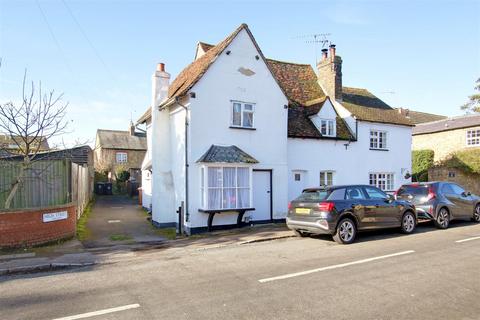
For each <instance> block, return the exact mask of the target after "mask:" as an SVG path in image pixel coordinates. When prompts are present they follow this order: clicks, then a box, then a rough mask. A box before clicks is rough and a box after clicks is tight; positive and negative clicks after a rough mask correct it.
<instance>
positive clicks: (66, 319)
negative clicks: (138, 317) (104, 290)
mask: <svg viewBox="0 0 480 320" xmlns="http://www.w3.org/2000/svg"><path fill="white" fill-rule="evenodd" d="M139 307H140V305H139V304H138V303H135V304H128V305H126V306H121V307H116V308H110V309H103V310H98V311H92V312H87V313H81V314H75V315H73V316H68V317H63V318H56V319H53V320H75V319H85V318H90V317H95V316H100V315H102V314H107V313H113V312H119V311H125V310H129V309H135V308H139Z"/></svg>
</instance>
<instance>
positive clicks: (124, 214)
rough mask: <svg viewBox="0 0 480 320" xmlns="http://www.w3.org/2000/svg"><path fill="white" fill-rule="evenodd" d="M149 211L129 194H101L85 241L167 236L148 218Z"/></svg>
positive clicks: (113, 241) (129, 240)
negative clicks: (141, 206)
mask: <svg viewBox="0 0 480 320" xmlns="http://www.w3.org/2000/svg"><path fill="white" fill-rule="evenodd" d="M147 217H148V216H147V214H146V213H145V212H144V211H143V210H142V209H141V208H140V206H139V205H138V200H136V199H132V198H129V197H127V196H119V195H112V196H97V198H96V201H95V205H94V207H93V209H92V212H91V214H90V217H89V219H88V222H87V228H88V230H89V236H88V238H87V239H86V240H84V241H82V242H83V245H84V246H85V247H87V248H93V247H104V246H114V245H119V244H131V243H145V242H158V241H163V240H165V237H164V236H162V235H160V234H159V230H158V229H155V228H154V227H152V226H151V224H150V223H149V222H147V221H146V220H147Z"/></svg>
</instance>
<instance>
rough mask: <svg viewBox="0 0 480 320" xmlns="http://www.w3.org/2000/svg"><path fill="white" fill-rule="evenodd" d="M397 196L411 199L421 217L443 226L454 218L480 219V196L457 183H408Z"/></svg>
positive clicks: (444, 227)
mask: <svg viewBox="0 0 480 320" xmlns="http://www.w3.org/2000/svg"><path fill="white" fill-rule="evenodd" d="M395 196H396V198H397V199H401V200H406V201H409V202H411V203H412V204H413V205H414V206H415V208H416V210H417V215H418V218H419V219H428V220H433V221H434V222H435V225H436V226H437V228H440V229H446V228H448V226H449V225H450V221H451V220H453V219H471V220H473V221H475V222H480V198H479V197H478V196H476V195H473V194H471V193H470V192H467V191H465V190H464V189H463V188H462V187H460V186H459V185H458V184H456V183H453V182H422V183H412V184H406V185H403V186H401V187H400V189H398V191H397V192H396V194H395Z"/></svg>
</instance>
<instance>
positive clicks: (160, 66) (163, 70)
mask: <svg viewBox="0 0 480 320" xmlns="http://www.w3.org/2000/svg"><path fill="white" fill-rule="evenodd" d="M157 71H161V72H165V63H163V62H161V63H159V64H157Z"/></svg>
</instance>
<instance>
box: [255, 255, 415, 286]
mask: <svg viewBox="0 0 480 320" xmlns="http://www.w3.org/2000/svg"><path fill="white" fill-rule="evenodd" d="M414 252H415V251H414V250H408V251H402V252H397V253H392V254H387V255H384V256H379V257H373V258H368V259H362V260H357V261H352V262H347V263H342V264H336V265H332V266H328V267H323V268H317V269H312V270H306V271H301V272H295V273H289V274H284V275H282V276H278V277H272V278H265V279H260V280H258V282H260V283H265V282H270V281H276V280H284V279H288V278H293V277H299V276H304V275H307V274H310V273H315V272H321V271H326V270H332V269H339V268H345V267H348V266H353V265H356V264H362V263H367V262H372V261H376V260H382V259H387V258H392V257H398V256H403V255H406V254H410V253H414Z"/></svg>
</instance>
